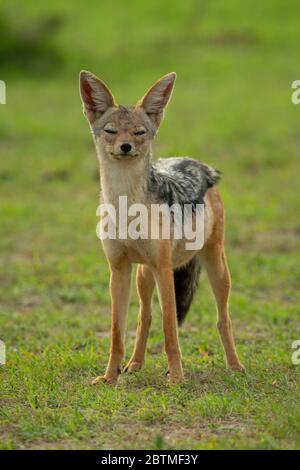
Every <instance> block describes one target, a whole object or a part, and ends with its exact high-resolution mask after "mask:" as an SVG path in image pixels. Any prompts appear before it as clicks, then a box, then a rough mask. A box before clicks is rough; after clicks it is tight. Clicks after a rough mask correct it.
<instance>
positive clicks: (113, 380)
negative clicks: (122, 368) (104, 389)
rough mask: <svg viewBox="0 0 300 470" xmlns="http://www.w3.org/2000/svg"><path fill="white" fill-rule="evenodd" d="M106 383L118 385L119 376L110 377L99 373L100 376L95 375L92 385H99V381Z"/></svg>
mask: <svg viewBox="0 0 300 470" xmlns="http://www.w3.org/2000/svg"><path fill="white" fill-rule="evenodd" d="M101 382H102V383H106V384H107V385H116V384H117V382H118V376H116V377H110V376H106V375H99V376H98V377H95V378H94V379H93V380H92V382H91V384H92V385H97V384H98V383H101Z"/></svg>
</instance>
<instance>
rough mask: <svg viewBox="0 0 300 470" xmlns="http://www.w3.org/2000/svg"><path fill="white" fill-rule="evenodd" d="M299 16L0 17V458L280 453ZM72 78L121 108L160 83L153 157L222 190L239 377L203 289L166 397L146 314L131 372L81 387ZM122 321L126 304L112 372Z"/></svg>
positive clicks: (253, 9)
mask: <svg viewBox="0 0 300 470" xmlns="http://www.w3.org/2000/svg"><path fill="white" fill-rule="evenodd" d="M299 14H300V5H299V2H298V1H297V0H289V1H288V2H285V1H283V0H273V1H250V0H247V1H243V2H241V1H237V0H226V1H225V0H222V1H217V0H207V1H204V0H203V1H200V0H198V1H192V0H186V1H184V2H180V1H174V0H173V1H170V0H165V1H163V2H162V1H158V0H153V1H149V2H140V1H136V0H130V1H128V2H124V1H121V0H115V1H113V2H102V1H99V0H98V1H95V0H90V1H89V2H85V1H83V0H82V1H72V2H71V1H65V2H61V1H57V0H53V1H51V2H41V1H33V0H27V1H26V2H25V1H14V0H11V1H10V2H5V3H4V2H3V3H2V2H1V3H0V79H1V80H4V81H5V83H6V87H7V97H6V99H7V104H6V105H0V191H1V199H0V265H1V270H0V300H1V306H0V338H1V339H2V340H3V341H5V343H6V346H7V364H6V365H5V366H0V374H1V383H0V392H1V395H0V397H1V401H2V406H1V407H0V447H2V448H7V449H11V448H57V447H59V448H80V447H83V448H156V449H162V448H206V449H211V448H299V427H300V412H299V410H300V407H299V404H300V403H299V368H300V366H293V365H292V363H291V354H292V349H291V345H292V342H293V341H294V340H296V339H299V338H300V327H299V300H300V295H299V281H300V269H299V265H300V263H299V262H300V256H299V246H300V242H299V234H300V223H299V210H300V203H299V182H298V174H299V148H300V134H299V117H300V106H299V107H297V106H295V105H293V104H292V103H291V92H292V90H291V83H292V81H293V80H296V79H300V71H299V47H298V44H299V41H300V28H299V19H300V18H299ZM81 69H86V70H90V71H92V72H94V73H95V74H97V75H99V76H100V77H101V78H102V79H103V80H105V81H106V82H107V83H108V84H109V86H110V87H111V89H112V90H113V92H114V95H115V96H116V99H117V100H118V101H119V102H120V103H121V104H124V105H130V104H133V103H135V102H136V101H137V100H138V98H140V97H141V96H142V95H143V93H144V92H145V91H146V89H147V88H148V87H149V86H150V85H151V84H152V83H153V82H154V81H155V80H157V79H158V78H159V77H160V76H162V75H164V74H165V73H167V72H170V71H173V70H174V71H176V72H177V74H178V79H177V83H176V88H175V92H174V94H173V98H172V101H171V103H170V105H169V108H168V111H167V114H166V119H165V121H164V123H163V124H162V127H161V130H160V133H159V136H158V138H157V139H156V141H155V145H154V157H158V156H160V157H161V156H168V155H171V154H173V155H174V154H177V155H191V156H193V157H194V158H198V159H200V160H202V161H204V162H206V163H208V164H211V165H213V166H215V167H216V168H218V169H219V170H221V171H222V173H223V179H222V182H221V183H220V191H221V193H222V196H223V199H224V202H225V206H226V210H227V232H226V236H227V252H228V258H229V265H230V267H231V271H232V277H233V290H232V300H231V312H232V317H233V324H234V326H235V332H236V337H237V343H238V349H239V351H240V354H241V356H242V360H243V362H244V363H245V365H246V367H247V370H248V372H247V375H246V376H236V375H232V374H230V373H228V372H227V371H226V370H225V368H224V365H223V353H222V348H221V345H220V343H219V340H218V336H217V333H216V328H215V311H214V309H215V307H214V302H213V299H212V296H211V294H210V290H209V287H208V283H207V281H206V279H205V276H204V277H203V280H202V282H201V287H200V289H199V294H198V295H197V299H196V301H195V303H194V305H193V308H192V311H191V312H190V314H189V316H188V318H187V322H186V324H185V325H184V326H183V328H182V331H181V333H180V335H181V345H182V352H183V361H184V367H185V370H186V376H187V382H186V384H185V385H183V386H181V387H179V386H178V387H167V385H166V384H165V377H164V373H165V369H166V360H165V357H164V355H163V353H162V341H163V338H162V331H161V322H160V312H159V309H158V304H157V302H155V308H154V324H153V329H152V333H151V337H150V340H149V354H148V361H147V364H146V367H145V369H144V370H143V371H142V372H141V373H140V374H139V375H136V376H132V377H121V384H120V386H119V387H118V388H117V389H111V388H107V387H99V388H96V389H95V388H92V387H91V386H90V385H89V383H90V379H91V377H93V376H94V375H98V374H99V373H100V372H101V371H103V369H104V367H105V363H106V359H107V354H108V349H109V325H110V313H109V309H110V307H109V295H108V269H107V266H106V262H105V260H104V256H103V254H102V251H101V248H100V244H99V242H98V240H97V238H96V234H95V229H96V224H97V219H96V215H95V212H96V207H97V204H98V193H99V182H98V179H99V177H98V167H97V162H96V157H95V152H94V148H93V144H92V139H91V135H90V131H89V129H88V125H87V122H86V121H85V119H84V117H83V115H82V109H81V103H80V99H79V94H78V74H79V71H80V70H81ZM136 313H137V299H136V295H135V293H133V299H132V305H131V308H130V315H129V325H128V328H129V333H128V350H127V356H129V355H130V352H131V348H132V345H133V337H134V329H135V323H136Z"/></svg>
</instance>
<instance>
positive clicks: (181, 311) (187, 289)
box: [174, 255, 201, 325]
mask: <svg viewBox="0 0 300 470" xmlns="http://www.w3.org/2000/svg"><path fill="white" fill-rule="evenodd" d="M200 271H201V264H200V259H199V256H197V255H196V256H194V258H192V259H191V260H190V261H189V262H188V263H187V264H186V265H184V266H182V267H180V268H179V269H176V270H175V271H174V286H175V296H176V308H177V320H178V323H179V325H180V324H181V323H182V322H183V320H184V318H185V316H186V314H187V312H188V310H189V308H190V306H191V303H192V300H193V297H194V294H195V292H196V290H197V287H198V284H199V277H200Z"/></svg>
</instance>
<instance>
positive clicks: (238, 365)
mask: <svg viewBox="0 0 300 470" xmlns="http://www.w3.org/2000/svg"><path fill="white" fill-rule="evenodd" d="M228 367H229V369H231V370H233V371H235V372H245V371H246V368H245V366H244V365H243V364H242V363H241V362H235V363H234V364H229V365H228Z"/></svg>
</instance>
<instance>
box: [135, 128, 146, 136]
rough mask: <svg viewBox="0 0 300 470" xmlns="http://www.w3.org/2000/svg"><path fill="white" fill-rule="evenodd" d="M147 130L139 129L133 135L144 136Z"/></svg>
mask: <svg viewBox="0 0 300 470" xmlns="http://www.w3.org/2000/svg"><path fill="white" fill-rule="evenodd" d="M146 132H147V130H146V129H140V130H139V131H135V132H134V135H144V134H146Z"/></svg>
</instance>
